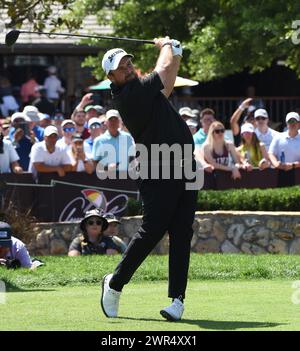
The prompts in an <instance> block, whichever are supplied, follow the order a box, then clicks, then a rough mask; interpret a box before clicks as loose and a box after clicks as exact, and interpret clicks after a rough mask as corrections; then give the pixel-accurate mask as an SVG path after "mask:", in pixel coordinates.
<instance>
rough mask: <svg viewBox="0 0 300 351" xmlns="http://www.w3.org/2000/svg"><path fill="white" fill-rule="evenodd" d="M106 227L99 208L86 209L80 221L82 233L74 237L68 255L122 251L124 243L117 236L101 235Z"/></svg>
mask: <svg viewBox="0 0 300 351" xmlns="http://www.w3.org/2000/svg"><path fill="white" fill-rule="evenodd" d="M107 227H108V223H107V220H106V219H105V218H104V217H103V216H102V214H101V213H100V211H99V210H97V209H95V210H91V211H87V212H86V213H85V215H84V218H83V220H82V221H81V223H80V229H81V230H82V235H80V236H79V237H77V238H75V239H74V240H73V241H72V243H71V245H70V247H69V253H68V255H69V256H79V255H92V254H98V255H105V254H106V255H114V254H117V253H123V252H124V251H125V248H126V245H125V244H124V243H123V241H122V240H121V239H120V238H118V237H117V236H111V235H105V236H104V235H103V231H105V230H106V229H107Z"/></svg>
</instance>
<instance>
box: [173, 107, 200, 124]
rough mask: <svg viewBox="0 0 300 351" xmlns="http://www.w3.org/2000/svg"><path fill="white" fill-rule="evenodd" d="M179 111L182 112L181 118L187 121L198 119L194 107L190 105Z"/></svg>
mask: <svg viewBox="0 0 300 351" xmlns="http://www.w3.org/2000/svg"><path fill="white" fill-rule="evenodd" d="M178 113H179V114H180V116H181V118H182V119H183V120H184V121H186V120H188V119H191V118H194V119H195V120H196V118H197V116H196V115H195V114H194V113H193V111H192V109H191V108H190V107H188V106H184V107H181V109H179V111H178Z"/></svg>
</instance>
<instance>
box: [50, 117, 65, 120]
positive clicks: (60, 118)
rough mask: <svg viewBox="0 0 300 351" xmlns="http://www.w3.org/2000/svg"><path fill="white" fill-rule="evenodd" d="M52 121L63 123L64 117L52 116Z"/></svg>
mask: <svg viewBox="0 0 300 351" xmlns="http://www.w3.org/2000/svg"><path fill="white" fill-rule="evenodd" d="M52 119H54V120H55V121H58V120H59V121H63V120H64V119H65V118H64V116H54V117H53V118H52Z"/></svg>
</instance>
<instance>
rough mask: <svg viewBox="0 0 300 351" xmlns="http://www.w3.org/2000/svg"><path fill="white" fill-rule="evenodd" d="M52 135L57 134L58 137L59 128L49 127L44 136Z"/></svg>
mask: <svg viewBox="0 0 300 351" xmlns="http://www.w3.org/2000/svg"><path fill="white" fill-rule="evenodd" d="M51 134H56V135H58V130H57V128H56V127H55V126H48V127H46V128H45V130H44V136H46V137H47V136H49V135H51Z"/></svg>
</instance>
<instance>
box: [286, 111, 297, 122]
mask: <svg viewBox="0 0 300 351" xmlns="http://www.w3.org/2000/svg"><path fill="white" fill-rule="evenodd" d="M290 119H295V120H296V121H297V122H300V117H299V114H298V113H297V112H289V113H288V114H287V115H286V117H285V121H286V123H287V122H288V121H289V120H290Z"/></svg>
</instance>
